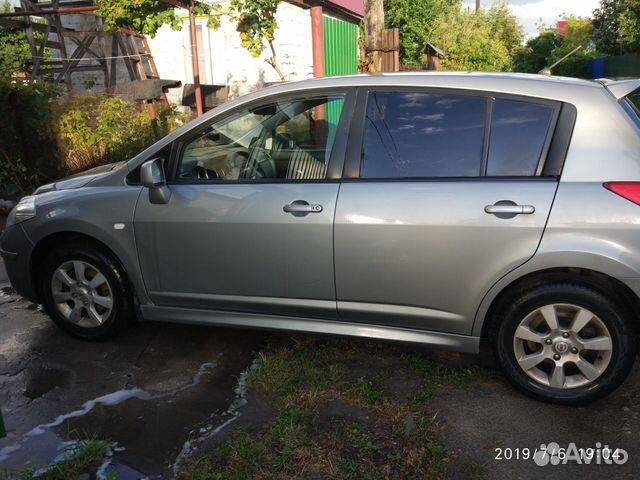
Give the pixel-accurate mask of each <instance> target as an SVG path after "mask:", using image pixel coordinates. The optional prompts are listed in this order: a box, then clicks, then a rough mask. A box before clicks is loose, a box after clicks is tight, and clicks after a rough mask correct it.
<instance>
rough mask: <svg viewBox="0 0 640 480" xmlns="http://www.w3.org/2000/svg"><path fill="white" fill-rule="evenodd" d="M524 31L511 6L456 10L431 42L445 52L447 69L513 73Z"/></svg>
mask: <svg viewBox="0 0 640 480" xmlns="http://www.w3.org/2000/svg"><path fill="white" fill-rule="evenodd" d="M523 35H524V32H523V28H522V26H521V25H520V24H518V22H517V20H516V18H515V17H514V16H513V14H512V13H511V11H510V9H509V7H508V5H507V4H506V3H502V2H496V3H495V4H494V5H493V6H492V7H491V8H489V9H481V10H480V11H479V12H478V13H475V12H472V11H471V10H470V9H452V10H451V11H449V12H447V13H446V14H445V15H443V16H442V17H441V18H440V19H439V20H438V21H437V23H436V26H435V29H434V31H433V34H432V35H431V37H430V42H431V43H433V44H434V45H436V46H438V47H440V48H442V49H443V50H444V53H445V56H444V58H443V59H442V60H441V63H442V68H443V69H445V70H481V71H510V70H512V68H513V55H514V54H515V53H516V52H517V50H518V48H519V46H520V44H521V42H522V38H523Z"/></svg>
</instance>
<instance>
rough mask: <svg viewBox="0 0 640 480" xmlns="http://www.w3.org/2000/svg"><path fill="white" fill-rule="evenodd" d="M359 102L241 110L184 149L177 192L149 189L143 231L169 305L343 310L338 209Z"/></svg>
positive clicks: (156, 283) (325, 99) (144, 262)
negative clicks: (336, 248)
mask: <svg viewBox="0 0 640 480" xmlns="http://www.w3.org/2000/svg"><path fill="white" fill-rule="evenodd" d="M353 102H354V99H353V98H352V95H351V94H349V92H346V91H337V92H336V91H331V92H315V93H306V94H305V95H302V96H287V97H278V98H276V99H273V97H271V99H270V100H264V101H262V102H258V103H257V104H251V105H248V106H242V107H238V108H237V109H235V110H233V111H231V112H229V113H227V114H224V115H223V117H222V118H214V119H213V120H212V121H211V122H208V123H207V124H206V125H205V126H204V127H198V128H197V129H196V130H194V131H192V132H191V133H189V134H187V135H185V136H184V137H183V138H181V139H180V140H178V141H177V143H176V145H175V146H174V147H173V149H172V151H173V153H172V157H173V158H172V160H171V162H169V165H170V167H169V169H168V172H167V177H168V178H169V185H168V188H169V189H170V191H171V197H170V200H169V201H168V203H166V204H155V203H152V202H151V201H150V199H149V198H148V196H147V195H146V194H145V192H143V194H142V195H141V197H140V200H139V203H138V206H137V209H136V214H135V229H136V240H137V244H138V251H139V257H140V264H141V268H142V271H143V275H144V280H145V284H146V286H147V290H148V293H149V296H150V299H151V300H152V301H153V302H154V303H155V304H156V305H160V306H178V307H192V308H193V307H196V308H206V309H213V310H242V311H253V312H257V313H269V312H277V313H281V314H292V315H311V316H328V317H333V316H335V315H336V301H335V284H334V268H333V253H334V252H333V217H334V213H335V205H336V200H337V196H338V190H339V181H340V180H339V179H340V175H341V172H342V164H343V161H344V151H345V148H346V147H345V143H346V138H347V137H346V135H347V132H348V124H349V118H348V117H350V115H349V114H348V113H347V112H349V111H352V110H353Z"/></svg>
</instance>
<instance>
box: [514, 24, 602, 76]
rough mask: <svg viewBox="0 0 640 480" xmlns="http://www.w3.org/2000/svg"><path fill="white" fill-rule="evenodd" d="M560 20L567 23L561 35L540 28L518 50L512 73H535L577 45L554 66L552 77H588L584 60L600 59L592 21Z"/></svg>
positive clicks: (554, 31) (555, 31)
mask: <svg viewBox="0 0 640 480" xmlns="http://www.w3.org/2000/svg"><path fill="white" fill-rule="evenodd" d="M563 20H564V21H565V22H566V23H567V26H566V29H565V32H564V35H561V34H560V31H559V30H558V28H557V27H542V28H541V29H540V34H539V35H538V36H537V37H535V38H532V39H531V40H529V41H528V42H527V45H526V46H525V47H522V48H520V50H519V51H518V52H517V54H516V56H515V61H514V70H515V71H517V72H523V73H538V72H539V71H540V70H542V69H543V68H544V67H548V66H550V65H552V64H554V63H555V62H557V61H558V60H560V59H561V58H562V57H564V56H565V55H567V54H568V53H570V52H571V51H572V50H574V49H575V48H576V47H578V46H581V47H582V49H581V50H579V51H577V52H575V53H574V54H572V55H571V56H570V57H569V58H567V59H566V60H564V61H563V62H562V63H561V64H560V65H558V66H556V67H554V69H553V74H554V75H560V76H566V77H578V78H591V69H590V67H589V63H588V61H589V60H591V59H594V58H599V57H601V56H602V53H601V52H599V51H597V50H596V49H595V48H594V47H593V41H592V37H593V31H594V25H593V22H592V21H591V20H590V19H588V18H584V17H577V16H573V15H570V16H566V17H564V18H563Z"/></svg>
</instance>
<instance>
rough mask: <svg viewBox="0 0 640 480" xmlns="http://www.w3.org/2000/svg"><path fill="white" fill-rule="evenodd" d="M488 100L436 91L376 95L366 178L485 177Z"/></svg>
mask: <svg viewBox="0 0 640 480" xmlns="http://www.w3.org/2000/svg"><path fill="white" fill-rule="evenodd" d="M486 108H487V101H486V100H485V98H483V97H475V96H467V95H441V94H431V93H396V92H393V93H386V92H378V93H371V94H370V95H369V99H368V102H367V114H366V124H365V132H364V142H363V151H362V159H361V162H362V163H361V177H363V178H407V177H471V176H478V175H480V170H481V164H482V150H483V144H484V133H485V118H486Z"/></svg>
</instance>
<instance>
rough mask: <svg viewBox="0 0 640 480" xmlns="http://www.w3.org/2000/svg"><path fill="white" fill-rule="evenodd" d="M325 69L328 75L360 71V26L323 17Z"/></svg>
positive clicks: (349, 73)
mask: <svg viewBox="0 0 640 480" xmlns="http://www.w3.org/2000/svg"><path fill="white" fill-rule="evenodd" d="M322 29H323V31H324V71H325V75H326V76H327V77H333V76H336V75H351V74H354V73H358V26H357V25H356V24H354V23H349V22H345V21H343V20H337V19H335V18H329V17H323V18H322Z"/></svg>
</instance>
